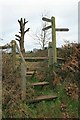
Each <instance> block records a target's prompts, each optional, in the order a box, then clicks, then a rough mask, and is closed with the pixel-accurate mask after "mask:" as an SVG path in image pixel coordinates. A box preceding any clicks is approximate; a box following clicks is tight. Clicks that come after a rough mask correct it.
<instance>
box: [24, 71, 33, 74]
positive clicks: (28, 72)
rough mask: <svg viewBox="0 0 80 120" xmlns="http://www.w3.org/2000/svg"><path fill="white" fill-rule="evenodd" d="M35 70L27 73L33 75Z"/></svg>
mask: <svg viewBox="0 0 80 120" xmlns="http://www.w3.org/2000/svg"><path fill="white" fill-rule="evenodd" d="M34 73H35V72H34V71H27V72H26V75H33V74H34Z"/></svg>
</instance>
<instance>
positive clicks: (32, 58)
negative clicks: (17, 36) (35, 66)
mask: <svg viewBox="0 0 80 120" xmlns="http://www.w3.org/2000/svg"><path fill="white" fill-rule="evenodd" d="M24 59H25V61H32V62H33V61H35V62H38V61H44V60H48V57H24Z"/></svg>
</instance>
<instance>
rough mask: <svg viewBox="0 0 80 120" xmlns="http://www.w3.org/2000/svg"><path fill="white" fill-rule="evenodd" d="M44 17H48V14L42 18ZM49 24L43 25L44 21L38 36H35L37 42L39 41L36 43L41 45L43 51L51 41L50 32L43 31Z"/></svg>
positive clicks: (37, 33)
mask: <svg viewBox="0 0 80 120" xmlns="http://www.w3.org/2000/svg"><path fill="white" fill-rule="evenodd" d="M43 16H45V17H48V14H47V13H45V14H42V17H43ZM47 24H48V23H47V22H44V23H43V21H42V24H41V29H40V28H39V32H38V31H37V32H36V34H35V36H36V40H37V42H36V43H38V44H39V45H40V47H41V49H43V50H44V49H45V47H46V45H47V44H48V42H49V39H50V36H49V35H50V33H49V31H46V30H44V31H43V30H42V28H45V27H46V26H47Z"/></svg>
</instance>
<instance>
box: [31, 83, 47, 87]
mask: <svg viewBox="0 0 80 120" xmlns="http://www.w3.org/2000/svg"><path fill="white" fill-rule="evenodd" d="M31 85H32V86H44V85H49V82H36V83H32V84H31Z"/></svg>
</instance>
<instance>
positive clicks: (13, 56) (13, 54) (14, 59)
mask: <svg viewBox="0 0 80 120" xmlns="http://www.w3.org/2000/svg"><path fill="white" fill-rule="evenodd" d="M11 46H12V64H13V71H14V70H15V68H16V66H15V65H16V41H15V40H12V41H11Z"/></svg>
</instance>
